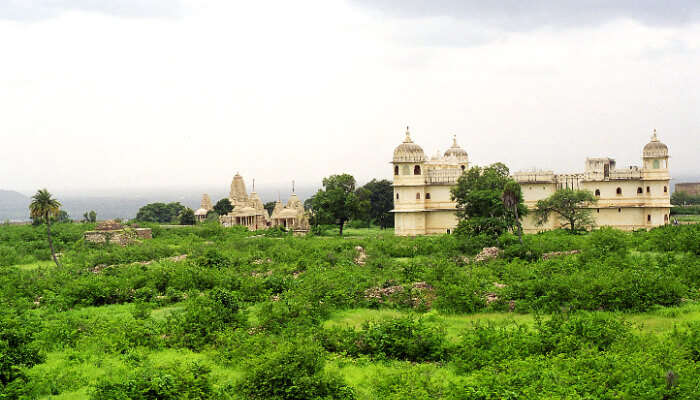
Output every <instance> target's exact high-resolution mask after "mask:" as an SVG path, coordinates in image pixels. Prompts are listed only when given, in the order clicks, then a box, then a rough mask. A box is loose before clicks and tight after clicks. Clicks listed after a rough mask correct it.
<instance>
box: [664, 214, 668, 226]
mask: <svg viewBox="0 0 700 400" xmlns="http://www.w3.org/2000/svg"><path fill="white" fill-rule="evenodd" d="M664 224H668V214H664Z"/></svg>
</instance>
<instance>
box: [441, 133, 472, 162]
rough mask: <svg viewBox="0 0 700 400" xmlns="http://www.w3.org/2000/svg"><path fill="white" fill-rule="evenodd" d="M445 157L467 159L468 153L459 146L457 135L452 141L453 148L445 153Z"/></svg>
mask: <svg viewBox="0 0 700 400" xmlns="http://www.w3.org/2000/svg"><path fill="white" fill-rule="evenodd" d="M445 157H455V158H457V159H460V160H461V159H467V158H468V157H469V156H468V155H467V151H466V150H464V149H463V148H461V147H459V145H458V144H457V135H455V137H454V138H453V139H452V147H450V148H449V149H447V151H445Z"/></svg>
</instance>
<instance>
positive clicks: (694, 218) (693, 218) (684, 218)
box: [671, 215, 700, 222]
mask: <svg viewBox="0 0 700 400" xmlns="http://www.w3.org/2000/svg"><path fill="white" fill-rule="evenodd" d="M671 218H676V219H677V220H678V221H681V222H700V215H672V216H671Z"/></svg>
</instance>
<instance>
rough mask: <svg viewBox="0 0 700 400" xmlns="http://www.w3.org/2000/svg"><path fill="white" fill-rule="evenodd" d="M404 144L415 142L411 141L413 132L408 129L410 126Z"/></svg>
mask: <svg viewBox="0 0 700 400" xmlns="http://www.w3.org/2000/svg"><path fill="white" fill-rule="evenodd" d="M403 142H404V143H413V141H412V140H411V132H410V130H409V129H408V125H406V139H404V141H403Z"/></svg>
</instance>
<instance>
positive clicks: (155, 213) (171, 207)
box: [136, 202, 185, 224]
mask: <svg viewBox="0 0 700 400" xmlns="http://www.w3.org/2000/svg"><path fill="white" fill-rule="evenodd" d="M184 210H185V206H183V205H182V204H180V203H179V202H178V203H168V204H165V203H151V204H147V205H145V206H143V207H141V208H140V209H139V212H138V213H137V214H136V219H137V220H139V221H143V222H158V223H161V224H164V223H165V224H167V223H172V222H175V221H177V218H178V217H179V216H180V214H181V213H182V212H183V211H184Z"/></svg>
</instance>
